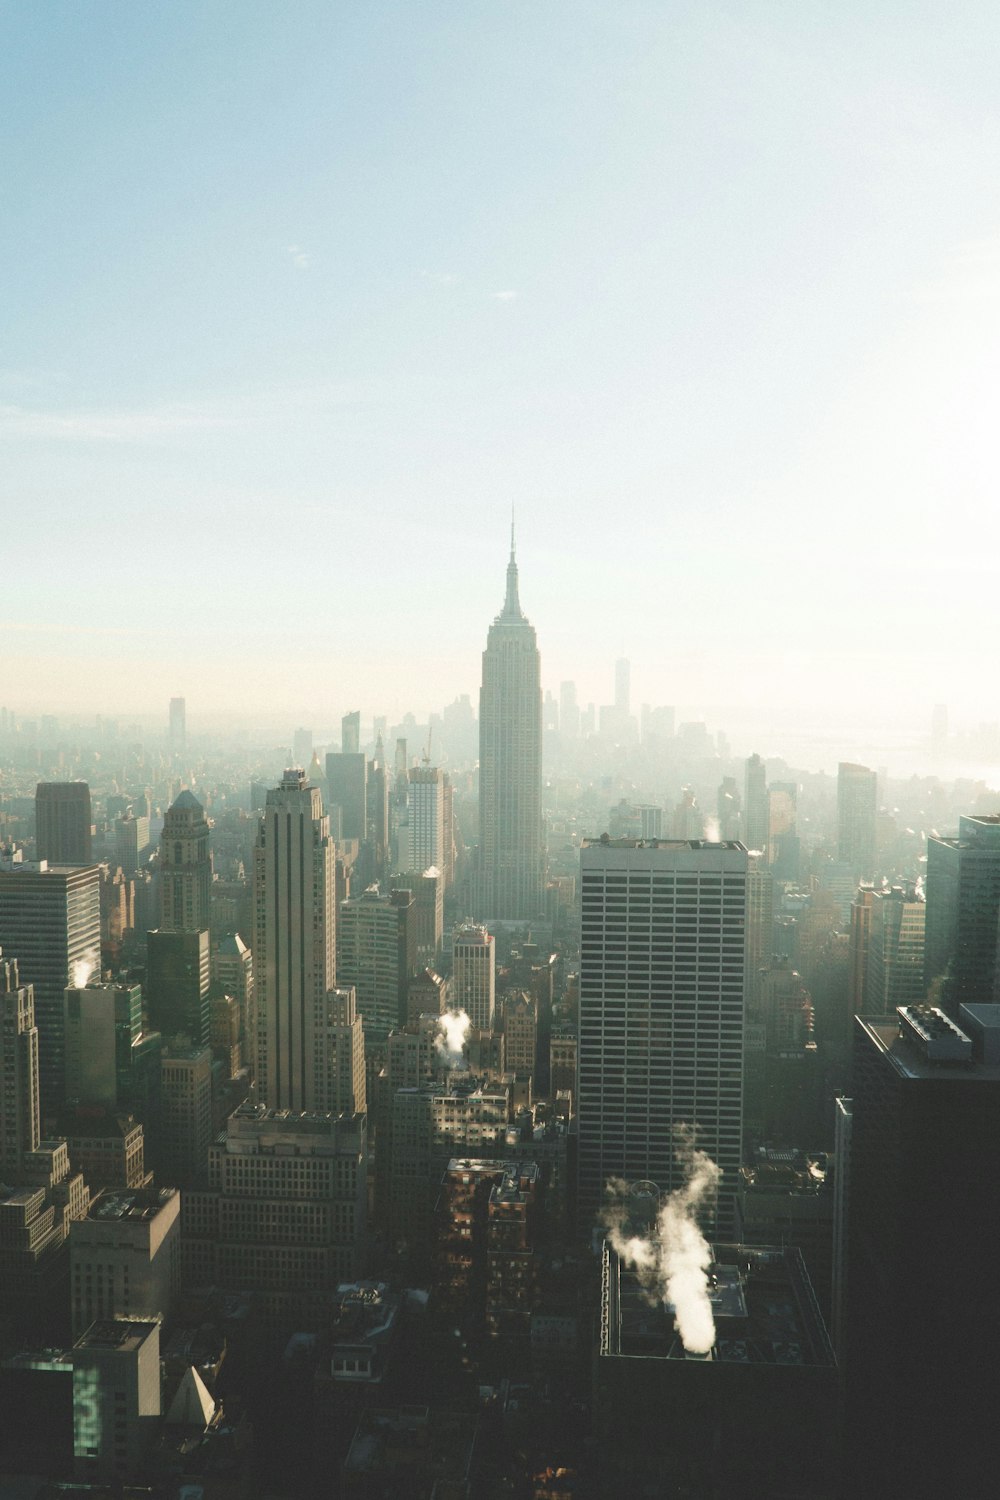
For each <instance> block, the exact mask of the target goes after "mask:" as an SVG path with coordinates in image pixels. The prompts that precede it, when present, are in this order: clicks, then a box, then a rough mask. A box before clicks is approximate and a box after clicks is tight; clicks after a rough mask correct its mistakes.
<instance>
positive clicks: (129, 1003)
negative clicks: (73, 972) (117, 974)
mask: <svg viewBox="0 0 1000 1500" xmlns="http://www.w3.org/2000/svg"><path fill="white" fill-rule="evenodd" d="M160 1048H161V1038H160V1035H159V1033H156V1032H144V1031H143V1029H142V987H141V985H138V984H115V983H109V982H105V981H102V980H92V981H91V983H90V984H87V985H84V986H82V987H80V988H78V987H76V986H70V987H69V988H68V989H67V991H66V1098H67V1100H75V1101H77V1102H79V1103H82V1104H91V1105H93V1104H99V1105H104V1106H106V1107H107V1108H108V1109H112V1110H114V1109H124V1110H132V1111H133V1112H134V1113H135V1114H136V1115H137V1116H138V1118H139V1119H140V1120H141V1121H142V1123H143V1125H144V1126H150V1127H153V1126H155V1122H156V1116H157V1112H158V1109H159V1092H160Z"/></svg>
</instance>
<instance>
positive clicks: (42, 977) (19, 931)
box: [0, 854, 101, 1115]
mask: <svg viewBox="0 0 1000 1500" xmlns="http://www.w3.org/2000/svg"><path fill="white" fill-rule="evenodd" d="M0 947H2V948H3V951H4V953H5V955H6V956H7V957H9V958H16V959H17V962H18V973H19V975H20V983H21V984H30V985H31V986H32V987H33V989H34V995H35V1025H36V1026H37V1027H38V1068H39V1084H40V1088H41V1107H42V1113H43V1115H48V1114H51V1113H53V1112H54V1111H55V1110H57V1109H58V1108H59V1106H60V1105H61V1103H62V1101H63V1098H64V1097H65V1092H66V1052H65V1048H66V986H67V985H70V984H86V982H87V980H88V979H89V978H90V976H91V974H92V972H93V971H94V969H95V968H97V966H98V965H99V964H100V958H101V898H100V871H99V870H98V868H97V866H96V865H72V866H71V865H47V864H46V863H45V862H44V861H41V862H39V863H36V864H26V863H24V862H23V861H22V860H20V859H19V858H18V857H17V855H16V854H15V855H13V856H6V857H4V856H0Z"/></svg>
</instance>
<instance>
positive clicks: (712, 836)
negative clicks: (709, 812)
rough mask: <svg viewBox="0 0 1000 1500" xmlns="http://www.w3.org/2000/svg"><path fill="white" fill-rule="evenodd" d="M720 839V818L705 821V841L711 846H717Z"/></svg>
mask: <svg viewBox="0 0 1000 1500" xmlns="http://www.w3.org/2000/svg"><path fill="white" fill-rule="evenodd" d="M719 837H720V828H719V820H718V818H706V819H705V839H706V841H707V842H708V843H709V844H717V843H718V842H719Z"/></svg>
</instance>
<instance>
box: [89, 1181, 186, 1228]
mask: <svg viewBox="0 0 1000 1500" xmlns="http://www.w3.org/2000/svg"><path fill="white" fill-rule="evenodd" d="M176 1196H177V1189H176V1188H169V1187H168V1188H159V1189H152V1190H151V1191H145V1192H141V1191H137V1192H132V1193H118V1192H113V1191H107V1192H103V1193H100V1194H99V1195H98V1196H97V1197H96V1198H95V1199H94V1201H93V1202H92V1203H91V1205H90V1212H89V1213H88V1215H87V1217H88V1218H89V1219H99V1220H102V1221H105V1222H107V1221H109V1220H116V1221H120V1220H124V1221H126V1222H128V1223H131V1224H137V1223H148V1222H149V1221H150V1220H152V1219H155V1218H156V1216H157V1214H158V1213H159V1212H160V1211H161V1210H162V1209H163V1208H165V1207H166V1205H167V1204H168V1203H169V1202H170V1200H171V1199H172V1198H175V1197H176Z"/></svg>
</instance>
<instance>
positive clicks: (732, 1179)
mask: <svg viewBox="0 0 1000 1500" xmlns="http://www.w3.org/2000/svg"><path fill="white" fill-rule="evenodd" d="M580 866H581V870H580V873H581V898H582V912H583V915H582V932H581V949H580V1045H579V1102H578V1111H577V1112H578V1121H579V1208H580V1213H581V1217H582V1220H583V1222H588V1221H589V1220H590V1219H591V1218H592V1216H593V1215H594V1214H595V1213H596V1211H597V1210H598V1208H599V1207H600V1204H601V1201H602V1198H603V1196H604V1192H605V1188H606V1185H607V1183H608V1181H609V1179H611V1178H624V1179H625V1180H626V1181H635V1180H637V1179H649V1180H651V1181H653V1182H655V1183H656V1184H657V1186H658V1187H659V1189H660V1190H661V1191H664V1192H670V1191H671V1190H672V1189H673V1188H675V1187H677V1186H678V1185H679V1184H680V1182H681V1181H683V1177H684V1169H683V1167H681V1166H679V1165H678V1162H677V1158H676V1153H677V1147H678V1137H677V1127H679V1126H686V1127H688V1128H690V1129H692V1130H693V1131H694V1132H695V1139H696V1143H697V1145H698V1147H699V1148H700V1149H702V1150H704V1151H706V1152H707V1153H708V1155H709V1156H710V1157H711V1158H712V1160H713V1161H714V1162H716V1163H717V1165H718V1166H719V1167H720V1169H721V1172H722V1177H721V1182H720V1196H719V1210H718V1222H719V1224H720V1225H723V1226H725V1225H728V1224H729V1222H730V1221H731V1214H732V1206H733V1202H734V1197H735V1192H736V1183H737V1173H738V1170H739V1166H740V1155H741V1145H742V1141H741V1136H742V1125H743V1039H744V1037H743V1033H744V990H745V943H746V909H747V851H746V850H745V849H744V848H743V846H742V845H741V844H737V843H728V844H708V843H704V842H702V841H700V840H692V841H680V840H676V841H675V840H670V841H667V842H660V843H654V844H645V845H644V844H642V843H639V842H636V841H634V840H628V839H619V840H610V839H607V838H606V837H605V838H604V839H601V840H596V841H588V842H585V843H584V845H583V847H582V849H581V852H580Z"/></svg>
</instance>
